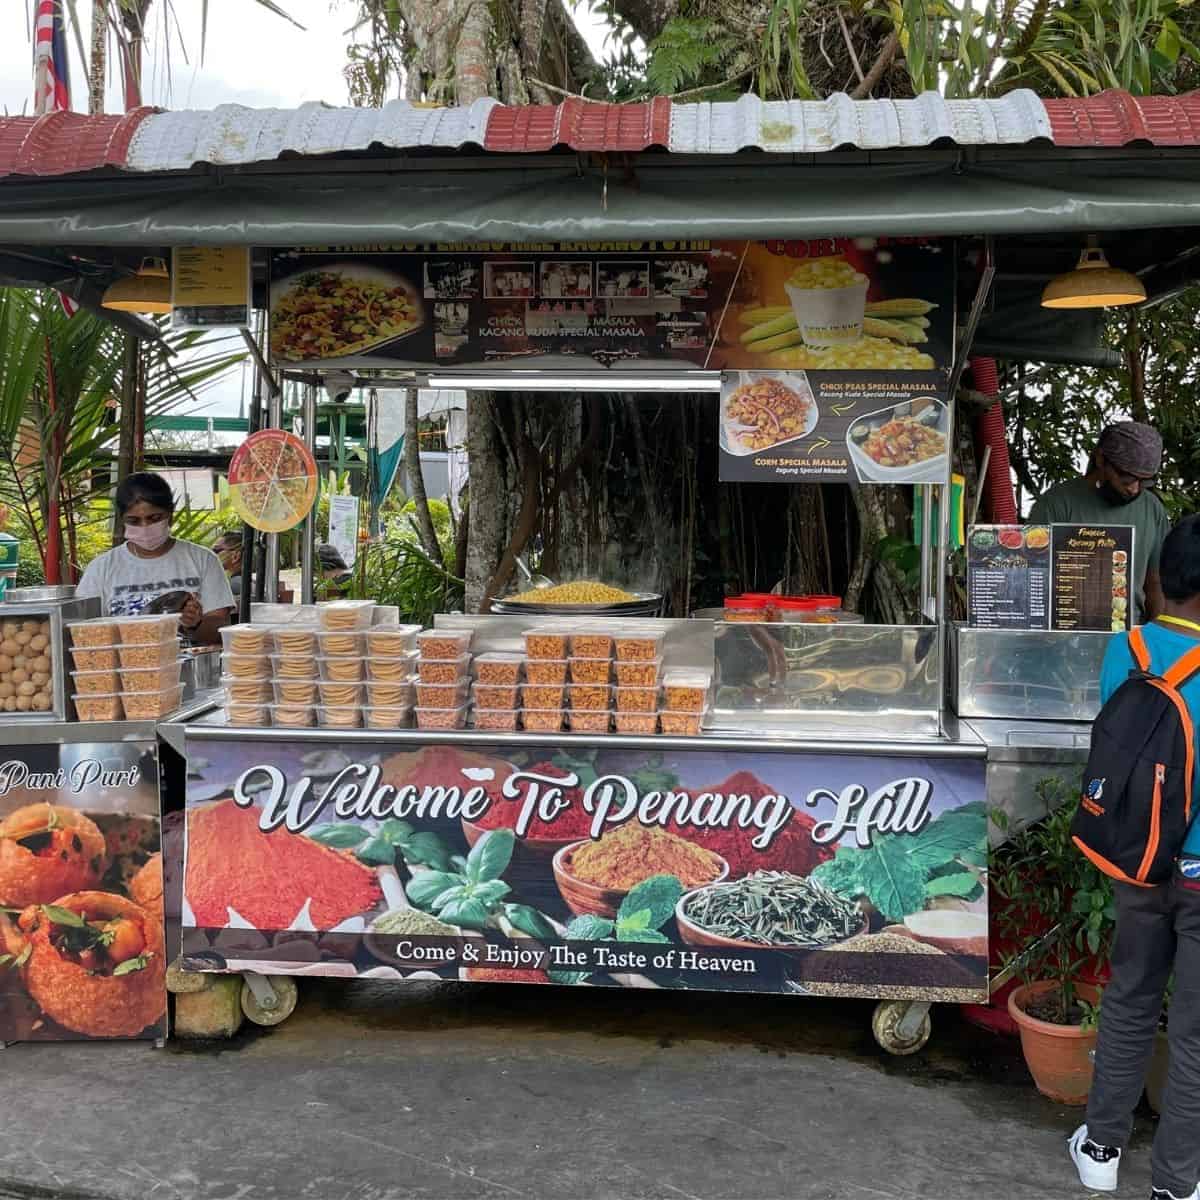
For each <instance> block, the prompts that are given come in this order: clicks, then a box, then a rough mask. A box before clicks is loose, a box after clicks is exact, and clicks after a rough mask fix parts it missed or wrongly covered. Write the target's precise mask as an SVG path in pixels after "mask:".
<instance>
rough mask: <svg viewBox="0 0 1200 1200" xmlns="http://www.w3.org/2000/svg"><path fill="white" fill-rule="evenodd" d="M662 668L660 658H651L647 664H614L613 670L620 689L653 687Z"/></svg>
mask: <svg viewBox="0 0 1200 1200" xmlns="http://www.w3.org/2000/svg"><path fill="white" fill-rule="evenodd" d="M662 666H663V660H662V659H661V658H652V659H650V660H649V661H647V662H619V663H614V664H613V669H614V670H615V671H616V673H617V683H618V684H620V685H621V687H654V685H655V684H656V683H658V680H659V676H660V675H661V674H662Z"/></svg>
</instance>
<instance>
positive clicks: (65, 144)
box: [0, 108, 157, 176]
mask: <svg viewBox="0 0 1200 1200" xmlns="http://www.w3.org/2000/svg"><path fill="white" fill-rule="evenodd" d="M156 111H157V110H156V109H153V108H138V109H135V110H134V111H133V112H131V113H124V114H122V115H120V116H111V117H110V116H96V117H89V116H87V115H85V114H84V113H74V112H53V113H46V114H45V115H43V116H40V117H9V118H7V119H5V120H0V176H3V175H69V174H72V173H74V172H76V171H94V170H97V169H98V168H100V167H123V166H124V165H125V159H126V155H127V154H128V153H129V142H130V140H131V139H132V137H133V134H134V131H135V130H136V129H137V127H138V126H139V125H140V124H141V123H142V122H143V121H144V120H145V119H146V118H147V117H148V116H150V114H151V113H153V112H156Z"/></svg>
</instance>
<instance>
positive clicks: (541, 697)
mask: <svg viewBox="0 0 1200 1200" xmlns="http://www.w3.org/2000/svg"><path fill="white" fill-rule="evenodd" d="M565 691H566V688H565V687H564V686H563V685H562V684H560V683H559V684H555V683H526V684H522V685H521V703H522V704H523V705H525V707H526V708H562V706H563V694H564V692H565Z"/></svg>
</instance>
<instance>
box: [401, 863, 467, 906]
mask: <svg viewBox="0 0 1200 1200" xmlns="http://www.w3.org/2000/svg"><path fill="white" fill-rule="evenodd" d="M465 884H466V879H465V878H464V877H463V876H462V875H458V874H455V873H454V872H451V871H418V872H417V873H416V874H415V875H414V876H413V877H412V879H410V880H409V882H408V886H407V887H406V888H405V891H406V892H407V893H408V898H409V900H410V901H411V902H412V903H413V904H415V905H416V906H417V907H418V908H424V909H429V908H430V907H431V906H432V904H433V902H434V900H436V899H437V897H438V896H440V895H441V894H442V893H443V892H444V891H446V889H447V888H452V887H462V886H464V885H465Z"/></svg>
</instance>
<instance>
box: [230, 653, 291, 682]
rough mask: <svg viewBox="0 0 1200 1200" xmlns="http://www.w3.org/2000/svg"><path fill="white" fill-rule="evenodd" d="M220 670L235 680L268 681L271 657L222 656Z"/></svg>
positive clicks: (249, 655) (260, 655)
mask: <svg viewBox="0 0 1200 1200" xmlns="http://www.w3.org/2000/svg"><path fill="white" fill-rule="evenodd" d="M221 668H222V670H224V672H225V674H226V675H232V676H233V677H234V678H235V679H269V678H270V677H271V657H270V655H267V654H222V655H221ZM276 673H278V672H276Z"/></svg>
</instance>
